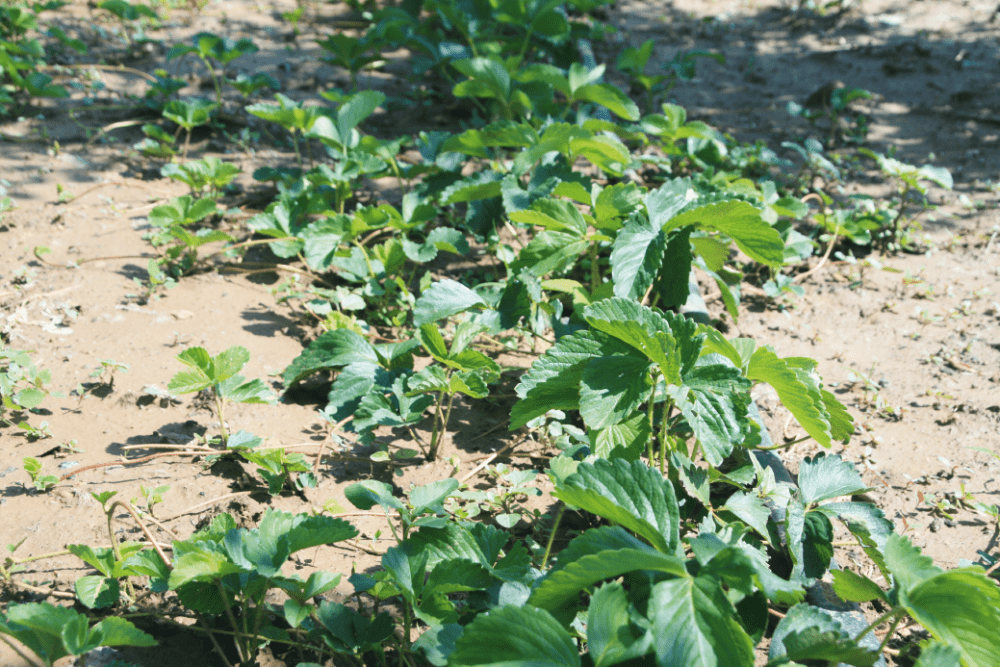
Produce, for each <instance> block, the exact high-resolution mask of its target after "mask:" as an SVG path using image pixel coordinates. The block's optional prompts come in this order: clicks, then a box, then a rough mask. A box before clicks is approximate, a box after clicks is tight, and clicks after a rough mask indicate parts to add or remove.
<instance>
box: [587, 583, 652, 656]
mask: <svg viewBox="0 0 1000 667" xmlns="http://www.w3.org/2000/svg"><path fill="white" fill-rule="evenodd" d="M651 640H652V636H651V635H650V634H649V633H648V632H639V631H637V629H636V628H635V627H634V625H633V624H632V622H631V615H630V613H629V600H628V594H627V593H626V592H625V589H624V588H623V587H622V585H621V584H619V583H610V584H605V585H604V586H601V587H600V588H599V589H597V590H596V591H595V592H594V594H593V595H592V596H591V597H590V609H589V610H588V613H587V653H588V655H589V656H590V658H591V660H593V661H594V667H610V665H616V664H618V663H619V662H624V661H626V660H631V659H632V658H638V657H640V656H643V655H645V654H646V652H647V651H648V650H649V647H650V644H651Z"/></svg>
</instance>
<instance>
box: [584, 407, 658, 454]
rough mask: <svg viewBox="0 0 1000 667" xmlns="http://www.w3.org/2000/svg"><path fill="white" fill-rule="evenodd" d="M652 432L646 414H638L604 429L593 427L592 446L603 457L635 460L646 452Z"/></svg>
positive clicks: (590, 433)
mask: <svg viewBox="0 0 1000 667" xmlns="http://www.w3.org/2000/svg"><path fill="white" fill-rule="evenodd" d="M652 433H653V431H652V427H650V425H649V419H648V418H647V417H646V415H644V414H636V415H634V416H632V417H630V418H629V419H626V420H625V421H622V422H619V423H617V424H611V425H610V426H606V427H605V428H603V429H599V430H593V429H591V430H590V432H589V435H590V448H591V450H593V452H594V454H596V455H597V456H600V457H602V458H606V459H615V458H619V459H624V460H626V461H634V460H636V459H638V458H639V457H640V456H642V454H643V453H645V451H646V444H647V443H648V442H649V439H650V438H651V437H652Z"/></svg>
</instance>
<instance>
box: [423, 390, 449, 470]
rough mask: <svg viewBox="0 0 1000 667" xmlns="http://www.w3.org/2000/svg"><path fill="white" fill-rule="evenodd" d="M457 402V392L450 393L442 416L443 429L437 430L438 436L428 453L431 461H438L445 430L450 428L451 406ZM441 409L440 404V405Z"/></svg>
mask: <svg viewBox="0 0 1000 667" xmlns="http://www.w3.org/2000/svg"><path fill="white" fill-rule="evenodd" d="M454 402H455V394H448V406H447V407H446V408H445V410H444V415H443V416H442V417H441V429H440V431H437V438H435V440H434V443H433V444H432V445H431V447H430V451H429V452H428V453H427V458H428V460H430V461H436V460H437V455H438V448H439V447H440V446H441V438H443V437H444V434H445V431H447V430H448V420H449V419H450V418H451V406H452V404H453V403H454ZM438 410H439V411H440V405H439V406H438Z"/></svg>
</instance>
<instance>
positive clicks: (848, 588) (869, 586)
mask: <svg viewBox="0 0 1000 667" xmlns="http://www.w3.org/2000/svg"><path fill="white" fill-rule="evenodd" d="M830 574H832V575H833V592H834V593H836V594H837V597H839V598H840V599H841V600H847V601H848V602H869V601H871V600H875V599H880V600H886V595H885V593H884V592H883V591H882V588H881V587H880V586H879V585H878V584H876V583H875V582H874V581H872V580H871V579H869V578H868V577H866V576H864V575H861V574H857V573H855V572H852V571H850V570H831V571H830Z"/></svg>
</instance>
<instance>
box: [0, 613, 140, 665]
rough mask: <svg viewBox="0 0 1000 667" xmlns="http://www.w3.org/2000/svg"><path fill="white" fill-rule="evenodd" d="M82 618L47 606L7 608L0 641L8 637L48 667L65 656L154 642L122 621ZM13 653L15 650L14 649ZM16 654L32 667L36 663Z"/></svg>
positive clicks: (1, 618) (0, 617)
mask: <svg viewBox="0 0 1000 667" xmlns="http://www.w3.org/2000/svg"><path fill="white" fill-rule="evenodd" d="M89 621H90V619H88V618H87V617H86V616H85V615H84V614H81V613H79V612H77V611H74V610H72V609H68V608H66V607H57V606H55V605H51V604H49V603H47V602H30V603H26V604H11V605H10V606H9V607H8V608H7V612H6V613H2V612H0V639H2V640H3V641H4V642H5V643H8V644H9V642H7V640H6V637H12V638H14V639H16V640H17V641H18V642H20V643H21V644H23V645H24V646H26V647H27V648H28V649H29V650H30V651H31V652H32V653H34V654H35V655H36V656H37V657H38V658H39V660H41V664H42V665H45V666H46V667H52V665H53V664H54V663H55V662H56V661H57V660H59V659H60V658H62V657H65V656H68V655H75V656H82V655H83V654H85V653H87V652H89V651H92V650H94V649H95V648H97V647H98V646H155V645H156V641H155V640H154V639H153V638H152V637H151V636H149V635H148V634H146V633H145V632H142V631H141V630H139V629H137V628H136V627H135V626H134V625H132V624H131V623H129V622H128V621H126V620H125V619H123V618H118V617H116V616H111V617H108V618H105V619H104V620H102V621H100V622H98V623H95V624H94V625H91V624H90V622H89ZM15 650H17V649H15ZM17 653H18V654H19V655H20V656H21V657H22V658H24V660H25V661H26V662H27V663H28V664H30V665H33V666H35V667H37V665H38V663H36V662H35V661H34V660H31V659H30V658H28V657H27V656H26V655H25V654H24V653H22V652H21V651H20V650H17Z"/></svg>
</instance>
